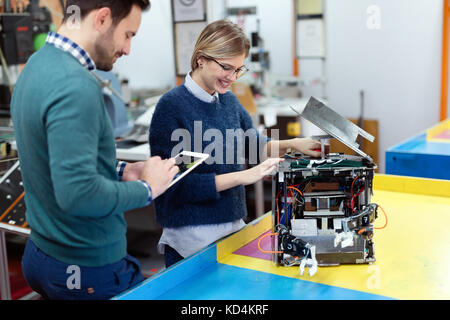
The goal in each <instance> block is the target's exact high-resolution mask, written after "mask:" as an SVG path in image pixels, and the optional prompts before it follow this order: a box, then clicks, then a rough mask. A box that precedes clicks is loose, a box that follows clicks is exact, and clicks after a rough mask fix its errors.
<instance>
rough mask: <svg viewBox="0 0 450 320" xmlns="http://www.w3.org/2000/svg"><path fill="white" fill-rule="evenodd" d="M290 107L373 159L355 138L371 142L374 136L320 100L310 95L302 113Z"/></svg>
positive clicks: (359, 152)
mask: <svg viewBox="0 0 450 320" xmlns="http://www.w3.org/2000/svg"><path fill="white" fill-rule="evenodd" d="M291 108H292V107H291ZM292 109H293V110H294V111H295V112H296V113H298V114H299V115H300V116H301V117H303V118H305V119H306V120H308V121H310V122H312V123H313V124H314V125H316V126H317V127H319V128H320V129H322V130H323V131H325V132H326V133H328V134H329V135H331V136H332V137H334V138H336V139H338V140H339V141H341V142H342V143H344V144H345V145H346V146H348V147H349V148H351V149H352V150H354V151H355V152H357V153H358V154H360V155H361V156H363V157H364V158H367V159H369V160H370V161H371V162H372V161H373V160H372V158H371V157H370V156H369V155H367V154H366V153H364V152H363V151H362V150H360V149H359V144H358V143H357V142H356V140H357V138H358V136H359V135H361V136H362V137H364V138H365V139H367V140H369V141H370V142H373V141H374V139H375V138H374V137H373V136H372V135H371V134H369V133H367V132H366V131H364V130H363V129H361V128H360V127H358V126H357V125H355V124H354V123H352V122H351V121H349V120H347V119H345V118H344V117H342V116H341V115H339V114H338V113H336V112H335V111H333V110H332V109H330V108H328V107H327V106H326V105H325V104H323V103H322V102H320V101H318V100H316V99H315V98H313V97H311V99H310V100H309V102H308V103H307V105H306V107H305V109H304V110H303V112H302V113H299V112H298V111H297V110H295V109H294V108H292Z"/></svg>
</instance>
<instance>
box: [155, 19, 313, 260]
mask: <svg viewBox="0 0 450 320" xmlns="http://www.w3.org/2000/svg"><path fill="white" fill-rule="evenodd" d="M249 50H250V42H249V40H248V38H247V37H246V35H245V34H244V33H243V32H242V30H241V29H240V28H239V27H238V26H237V25H235V24H233V23H231V22H229V21H227V20H220V21H216V22H214V23H211V24H209V25H208V26H207V27H206V28H205V29H204V30H203V31H202V32H201V34H200V36H199V38H198V40H197V43H196V45H195V49H194V53H193V55H192V61H191V68H192V71H191V72H190V73H189V74H188V75H187V76H186V79H185V83H184V85H181V86H179V87H177V88H174V89H172V90H171V91H169V92H168V93H166V94H165V95H164V96H163V97H162V98H161V100H160V101H159V103H158V105H157V107H156V111H155V113H154V115H153V118H152V123H151V126H150V137H149V140H150V150H151V153H152V156H160V157H161V158H163V159H165V158H170V157H171V156H173V155H174V154H173V153H174V150H175V149H177V148H179V146H180V140H181V141H182V143H184V150H185V151H196V152H206V153H210V159H209V162H206V163H203V164H201V165H200V166H199V167H197V168H196V169H195V171H193V172H192V173H190V174H188V175H187V176H186V177H185V178H183V179H182V180H181V181H180V182H178V183H177V184H176V185H174V186H173V187H172V188H171V189H169V190H168V191H167V192H166V193H165V194H164V195H162V196H160V197H159V198H158V199H156V201H155V208H156V220H157V222H158V223H159V224H160V225H161V226H162V227H163V234H162V237H161V239H160V241H159V244H158V249H159V252H161V253H164V254H165V261H166V267H169V266H170V265H172V264H174V263H176V262H178V261H180V260H181V259H183V258H185V257H188V256H190V255H191V254H193V253H195V252H197V251H199V250H200V249H202V248H204V247H206V246H208V245H209V244H211V243H213V242H214V241H216V240H218V239H220V238H222V237H224V236H227V235H229V234H231V233H233V232H235V231H237V230H239V229H241V228H242V227H243V226H245V223H244V221H243V218H245V217H246V215H247V210H246V203H245V189H244V186H245V185H249V184H253V183H255V182H256V181H258V180H260V179H261V178H263V177H264V176H265V175H268V174H270V173H271V172H272V171H273V170H274V168H275V166H276V165H277V164H278V163H279V162H280V161H282V159H279V158H273V159H268V160H266V161H264V162H263V163H261V164H259V165H258V166H255V167H253V168H251V169H248V170H243V165H242V161H241V160H242V159H241V158H240V157H239V155H240V154H241V155H242V156H243V157H245V158H246V159H247V160H248V159H250V158H252V157H253V159H254V162H259V161H260V160H262V159H261V158H262V157H260V155H264V154H273V153H274V152H275V153H276V156H277V157H278V156H279V155H282V154H284V153H285V152H286V150H287V149H288V148H292V149H295V150H298V151H300V152H302V153H304V154H307V155H311V156H320V153H318V152H316V151H313V150H314V149H317V148H319V147H320V144H319V143H318V142H317V141H313V140H311V139H309V138H306V139H300V138H298V139H292V140H285V141H273V140H270V139H268V138H267V137H264V136H261V135H259V134H258V132H257V131H256V130H255V129H254V128H253V125H252V120H251V117H250V116H249V114H248V113H247V111H246V110H245V109H244V108H243V107H242V105H241V104H240V103H239V101H238V99H237V98H236V97H235V96H234V95H233V94H232V93H231V92H230V91H229V89H230V86H231V84H232V83H233V82H234V81H236V79H238V78H239V77H241V76H242V75H243V74H244V73H245V72H246V71H247V67H246V66H245V65H244V61H245V58H246V57H248V54H249ZM230 133H232V134H230ZM181 136H183V138H184V139H181V138H180V137H181ZM177 137H178V139H177ZM242 147H243V148H242ZM241 149H244V150H243V151H242V150H241ZM178 151H180V150H178ZM241 151H242V152H241ZM240 152H241V153H240ZM175 153H176V152H175ZM255 164H256V163H255Z"/></svg>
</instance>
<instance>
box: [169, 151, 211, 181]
mask: <svg viewBox="0 0 450 320" xmlns="http://www.w3.org/2000/svg"><path fill="white" fill-rule="evenodd" d="M208 157H209V154H206V153H198V152H190V151H183V152H181V153H179V154H177V156H176V157H175V161H176V165H177V166H178V168H179V169H180V172H178V173H177V175H176V176H175V178H174V179H173V181H172V183H171V184H170V186H169V188H170V187H171V186H173V185H174V184H175V183H177V182H178V181H179V180H180V179H182V178H183V177H184V176H185V175H187V174H188V173H189V172H191V171H192V170H194V169H195V168H196V167H198V166H199V165H200V164H201V163H202V162H203V161H205V160H206V159H208Z"/></svg>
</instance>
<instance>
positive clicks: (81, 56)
mask: <svg viewBox="0 0 450 320" xmlns="http://www.w3.org/2000/svg"><path fill="white" fill-rule="evenodd" d="M45 42H46V43H48V44H51V45H53V46H55V47H56V48H58V49H61V50H63V51H65V52H68V53H70V54H71V55H72V56H74V57H75V58H76V59H77V60H78V61H79V62H80V63H81V65H82V66H83V67H85V68H86V69H88V70H89V71H93V70H95V68H96V66H95V62H94V60H92V59H91V57H90V56H89V54H88V53H87V52H86V51H85V50H84V49H83V48H81V47H80V46H79V45H77V44H76V43H75V42H73V41H72V40H70V39H68V38H66V37H63V36H62V35H60V34H58V33H56V32H49V33H48V35H47V39H46V40H45Z"/></svg>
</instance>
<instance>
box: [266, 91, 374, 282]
mask: <svg viewBox="0 0 450 320" xmlns="http://www.w3.org/2000/svg"><path fill="white" fill-rule="evenodd" d="M314 108H320V109H321V110H320V112H315V109H314ZM305 110H306V111H307V113H303V114H302V116H303V117H305V118H306V119H307V120H310V119H308V116H309V115H311V114H314V117H315V119H314V120H315V122H316V125H320V126H319V127H320V128H321V129H324V127H327V126H328V125H329V124H330V123H332V130H331V129H330V128H331V127H329V128H328V129H330V130H324V131H326V132H328V133H329V134H330V136H328V137H327V138H337V137H336V135H337V134H340V135H341V136H339V140H340V141H343V142H348V143H349V144H352V149H354V150H355V151H357V152H358V153H360V154H361V156H359V155H358V156H354V155H345V154H336V153H334V154H333V153H330V154H326V153H325V152H322V157H321V158H319V159H316V158H311V157H308V156H304V155H302V154H300V153H291V154H286V155H285V156H284V158H285V161H284V162H282V163H281V164H280V165H279V167H278V170H277V172H276V174H275V175H274V176H273V180H272V184H273V186H272V192H273V201H272V213H273V214H272V221H273V232H274V233H275V234H276V235H277V236H276V237H274V238H273V241H272V249H273V251H272V252H273V253H272V256H273V262H274V263H276V264H278V265H284V266H292V265H299V266H300V273H301V274H303V271H304V268H305V267H309V268H310V275H311V274H314V273H315V269H317V265H318V266H326V265H339V264H361V263H372V262H374V261H375V257H374V244H373V223H374V221H375V219H376V218H377V209H378V206H377V205H376V204H373V203H370V201H371V196H372V183H373V176H374V171H375V169H376V164H375V163H374V162H373V161H372V159H371V157H370V156H368V155H366V154H365V153H364V152H362V151H361V150H359V149H358V145H357V144H356V143H355V142H353V141H354V140H355V138H356V137H350V138H349V137H345V136H343V135H345V132H349V130H345V129H346V128H345V127H346V126H347V125H348V124H347V120H345V119H344V120H343V118H342V117H340V116H339V115H337V114H336V113H335V112H334V111H333V112H330V111H329V110H331V109H329V108H327V107H324V105H323V104H322V103H318V101H317V100H315V99H314V98H311V100H310V102H309V103H308V105H307V108H306V109H305ZM317 114H319V115H321V118H317ZM337 117H339V119H338V120H339V121H336V120H337V119H336V118H337ZM351 126H352V131H354V132H359V133H360V134H362V135H363V136H364V137H367V138H370V139H371V136H370V135H369V134H367V133H365V132H361V131H360V129H359V128H354V125H353V124H351ZM372 138H373V137H372ZM321 142H322V139H321ZM323 149H324V148H322V150H323Z"/></svg>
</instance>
